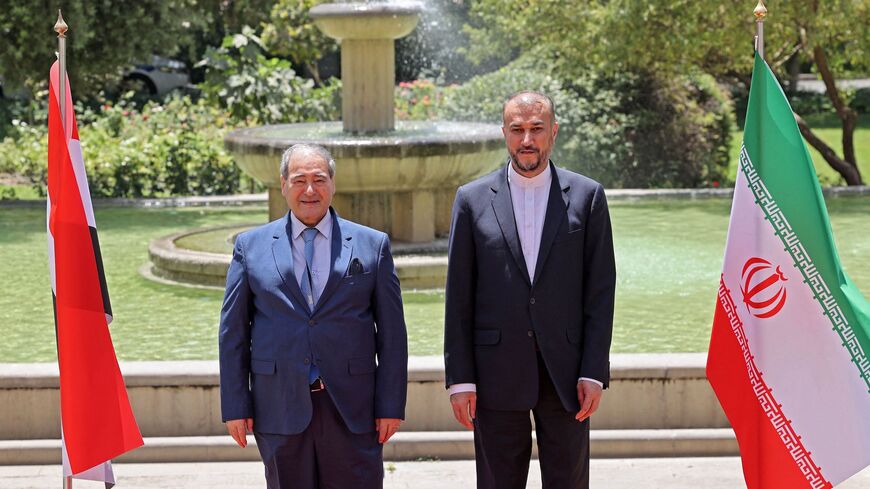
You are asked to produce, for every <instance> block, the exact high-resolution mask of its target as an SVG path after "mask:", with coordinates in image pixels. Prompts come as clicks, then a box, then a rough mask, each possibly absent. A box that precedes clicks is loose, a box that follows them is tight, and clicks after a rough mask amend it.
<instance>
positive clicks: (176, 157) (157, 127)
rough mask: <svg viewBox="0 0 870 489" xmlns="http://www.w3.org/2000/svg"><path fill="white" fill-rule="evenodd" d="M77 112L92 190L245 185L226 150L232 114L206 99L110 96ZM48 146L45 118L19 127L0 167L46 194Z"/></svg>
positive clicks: (152, 192)
mask: <svg viewBox="0 0 870 489" xmlns="http://www.w3.org/2000/svg"><path fill="white" fill-rule="evenodd" d="M77 113H78V114H79V122H78V124H79V136H80V139H81V141H82V153H83V156H84V160H85V165H86V167H87V172H88V183H89V185H90V189H91V194H92V195H93V196H94V197H164V196H170V195H218V194H232V193H237V192H239V191H240V188H241V187H242V185H244V184H245V179H244V177H243V176H242V174H241V171H240V170H239V168H238V167H237V166H236V165H235V164H234V163H233V160H232V157H231V156H230V155H229V154H228V153H227V152H226V151H225V150H224V149H223V136H224V133H225V132H226V130H227V129H229V127H230V126H229V125H228V119H227V117H226V116H225V115H224V114H223V112H222V111H221V110H219V109H216V108H214V107H211V106H209V105H207V104H206V103H205V102H203V101H200V102H192V101H191V100H190V99H189V98H187V97H184V98H174V99H169V100H168V101H167V102H166V103H165V104H164V105H160V104H158V103H155V102H152V103H148V104H146V105H145V106H144V107H143V108H142V109H141V110H136V109H134V108H132V107H130V106H129V105H128V104H126V103H124V102H122V103H120V104H108V103H107V104H104V105H102V106H101V107H99V108H97V109H96V110H92V109H81V107H79V108H78V109H77ZM46 147H47V136H46V128H45V125H44V124H43V125H39V126H23V127H18V128H17V138H16V139H13V138H11V137H8V138H6V139H5V140H4V141H3V142H2V143H0V162H5V163H2V164H0V166H3V165H7V166H9V167H11V168H13V169H14V172H15V173H18V174H20V175H23V176H25V177H27V178H28V179H29V180H30V181H31V182H32V184H33V185H34V187H35V188H36V189H37V191H38V192H39V194H40V195H45V185H46ZM10 162H11V163H10Z"/></svg>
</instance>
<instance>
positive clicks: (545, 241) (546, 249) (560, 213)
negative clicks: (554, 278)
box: [533, 161, 571, 283]
mask: <svg viewBox="0 0 870 489" xmlns="http://www.w3.org/2000/svg"><path fill="white" fill-rule="evenodd" d="M550 170H551V172H550V174H551V175H552V180H551V182H550V195H549V197H547V212H546V214H545V215H544V229H543V230H541V247H540V248H539V249H538V261H537V262H536V264H535V280H534V282H537V280H538V277H539V276H540V275H541V268H543V266H544V263H546V262H547V255H548V254H549V253H550V248H551V247H552V246H553V240H555V239H556V235H557V234H558V233H559V228H560V227H562V222H563V221H564V220H565V209H567V208H568V203H569V202H570V199H569V198H568V190H569V189H570V188H571V187H570V185H568V184H567V182H566V183H565V186H562V185H560V183H559V177H558V174H559V172H558V171H556V166H555V165H553V162H552V161H550ZM534 282H533V283H534Z"/></svg>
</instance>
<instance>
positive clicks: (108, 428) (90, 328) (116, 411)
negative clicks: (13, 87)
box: [47, 63, 142, 487]
mask: <svg viewBox="0 0 870 489" xmlns="http://www.w3.org/2000/svg"><path fill="white" fill-rule="evenodd" d="M58 75H59V67H58V63H54V65H53V66H52V68H51V86H50V89H49V105H48V199H47V200H48V212H47V225H48V263H49V269H50V271H51V288H52V297H53V299H54V311H55V331H56V335H57V360H58V365H59V367H60V410H61V437H62V442H63V443H62V444H63V472H64V477H68V476H73V477H76V478H80V479H90V480H100V481H104V482H106V486H107V487H111V486H112V485H114V483H115V480H114V475H113V474H112V468H111V464H110V462H109V461H110V460H111V459H112V458H113V457H117V456H118V455H121V454H122V453H124V452H127V451H130V450H132V449H134V448H137V447H139V446H141V445H142V435H141V434H140V433H139V427H138V426H137V425H136V419H135V418H134V417H133V411H132V409H131V408H130V401H129V400H128V399H127V390H126V387H125V385H124V379H123V377H122V376H121V370H120V369H119V368H118V360H117V358H116V357H115V349H114V347H113V346H112V338H111V336H110V335H109V323H110V322H111V321H112V310H111V306H110V305H109V294H108V289H107V288H106V279H105V275H104V274H103V263H102V259H101V257H100V245H99V242H98V240H97V229H96V224H95V222H94V211H93V207H92V206H91V196H90V191H89V190H88V180H87V176H86V175H85V165H84V160H82V151H81V145H80V144H79V136H78V128H77V127H76V120H75V113H74V109H73V104H72V97H71V96H70V90H69V84H66V90H65V93H66V97H65V98H66V100H65V101H64V105H65V108H66V110H65V116H66V121H64V122H65V123H62V122H61V112H60V105H59V104H58V93H59V88H58V87H59V81H58V79H59V76H58Z"/></svg>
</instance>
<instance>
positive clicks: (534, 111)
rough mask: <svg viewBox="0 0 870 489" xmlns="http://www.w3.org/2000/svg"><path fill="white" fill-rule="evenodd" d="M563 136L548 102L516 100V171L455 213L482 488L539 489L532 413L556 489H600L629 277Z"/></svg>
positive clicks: (467, 412) (457, 361)
mask: <svg viewBox="0 0 870 489" xmlns="http://www.w3.org/2000/svg"><path fill="white" fill-rule="evenodd" d="M558 130H559V125H558V124H557V123H556V111H555V107H554V104H553V101H552V100H551V99H550V98H549V97H547V96H546V95H543V94H541V93H536V92H519V93H516V94H514V95H512V96H511V97H509V98H508V100H507V102H505V105H504V126H503V127H502V131H503V132H504V136H505V143H506V145H507V150H508V154H509V155H510V157H509V158H508V161H507V162H505V164H504V165H503V166H502V167H501V168H499V169H498V170H496V171H494V172H493V173H491V174H489V175H486V176H483V177H481V178H479V179H477V180H475V181H473V182H471V183H469V184H467V185H464V186H462V187H461V188H460V189H459V190H458V191H457V193H456V200H455V202H454V204H453V223H452V225H451V229H450V249H449V252H448V265H447V292H446V297H447V301H446V302H447V305H446V315H445V333H444V359H445V364H446V380H447V387H448V389H449V393H450V403H451V405H452V407H453V413H454V416H455V417H456V419H457V420H458V421H459V422H460V423H461V424H462V425H464V426H466V427H467V428H469V429H473V430H474V449H475V458H476V463H477V487H478V488H480V489H524V488H525V487H526V478H527V477H528V470H529V457H530V455H531V451H532V437H531V430H532V426H531V422H530V420H529V411H531V412H532V415H533V416H534V419H535V431H536V434H537V444H538V454H539V458H540V462H541V479H542V482H543V487H544V489H582V488H588V487H589V417H590V416H591V415H592V414H593V413H594V412H595V411H596V410H597V409H598V404H599V402H600V401H601V395H602V389H603V388H605V387H607V383H608V381H609V379H610V365H609V361H608V359H609V353H610V340H611V334H612V326H613V304H614V292H615V286H616V267H615V264H614V257H613V240H612V237H611V229H610V216H609V213H608V211H607V200H606V199H605V196H604V189H603V188H602V186H601V184H599V183H598V182H596V181H594V180H592V179H589V178H587V177H584V176H582V175H579V174H577V173H574V172H570V171H568V170H565V169H562V168H558V167H556V166H555V165H554V164H553V162H552V161H551V160H550V152H551V150H552V149H553V143H554V142H555V140H556V134H557V132H558Z"/></svg>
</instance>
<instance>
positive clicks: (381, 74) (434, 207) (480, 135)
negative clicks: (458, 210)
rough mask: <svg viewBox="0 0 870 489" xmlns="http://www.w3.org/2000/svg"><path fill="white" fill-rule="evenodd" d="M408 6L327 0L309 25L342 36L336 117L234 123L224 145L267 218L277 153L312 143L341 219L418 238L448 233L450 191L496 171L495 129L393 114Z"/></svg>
mask: <svg viewBox="0 0 870 489" xmlns="http://www.w3.org/2000/svg"><path fill="white" fill-rule="evenodd" d="M420 11H421V6H420V5H419V4H415V3H380V2H377V3H330V4H321V5H318V6H316V7H314V8H313V9H311V13H310V14H311V17H312V18H313V19H314V22H315V24H316V25H317V26H318V27H319V28H320V29H321V30H322V31H323V32H324V33H325V34H326V35H328V36H330V37H333V38H335V39H338V40H339V41H340V42H341V73H342V77H341V78H342V92H343V93H342V121H341V122H340V123H339V122H326V123H306V124H285V125H273V126H263V127H256V128H249V129H240V130H236V131H233V132H231V133H229V134H228V135H227V136H226V139H225V144H226V147H227V149H229V151H231V152H232V153H233V155H234V157H235V159H236V162H237V163H238V164H239V166H240V167H241V168H242V169H243V170H244V171H245V172H247V173H248V174H249V175H251V176H252V177H254V178H255V179H257V180H258V181H260V182H262V183H263V184H265V185H266V187H267V188H268V191H269V217H270V219H277V218H278V217H280V216H282V215H283V214H285V213H286V212H287V206H286V203H285V201H284V198H283V196H282V195H281V190H280V180H279V170H278V167H279V163H280V157H281V153H282V152H283V151H284V149H286V148H287V147H289V146H290V145H292V144H295V143H301V142H306V143H315V144H320V145H322V146H324V147H326V148H327V149H329V150H330V152H332V154H333V155H334V156H335V159H336V162H337V174H336V187H337V192H336V196H335V200H334V202H333V205H334V207H335V208H336V210H337V211H338V212H339V214H340V215H342V216H343V217H345V218H348V219H350V220H353V221H357V222H360V223H362V224H366V225H368V226H371V227H374V228H376V229H381V230H383V231H386V232H387V233H389V234H390V235H391V236H392V238H393V239H394V240H396V241H404V242H414V243H424V242H430V241H432V240H433V239H434V238H435V237H436V236H444V235H446V234H447V232H448V230H449V226H450V208H451V205H452V202H453V197H454V194H455V192H456V188H457V187H458V186H459V185H461V184H463V183H465V182H468V181H469V180H472V179H473V178H475V177H478V176H480V175H483V174H484V173H487V172H489V171H490V170H492V169H493V168H495V167H496V166H497V165H498V164H499V162H500V161H501V159H502V157H503V155H504V143H503V140H502V135H501V131H500V129H499V127H498V126H495V125H491V124H473V123H465V122H462V123H460V122H444V121H437V122H429V121H407V122H405V121H399V122H398V123H396V121H395V119H394V90H395V88H394V87H395V54H394V40H395V39H398V38H401V37H404V36H406V35H408V34H409V33H410V32H411V31H412V30H413V29H414V27H415V26H416V25H417V22H418V18H419V13H420Z"/></svg>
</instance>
